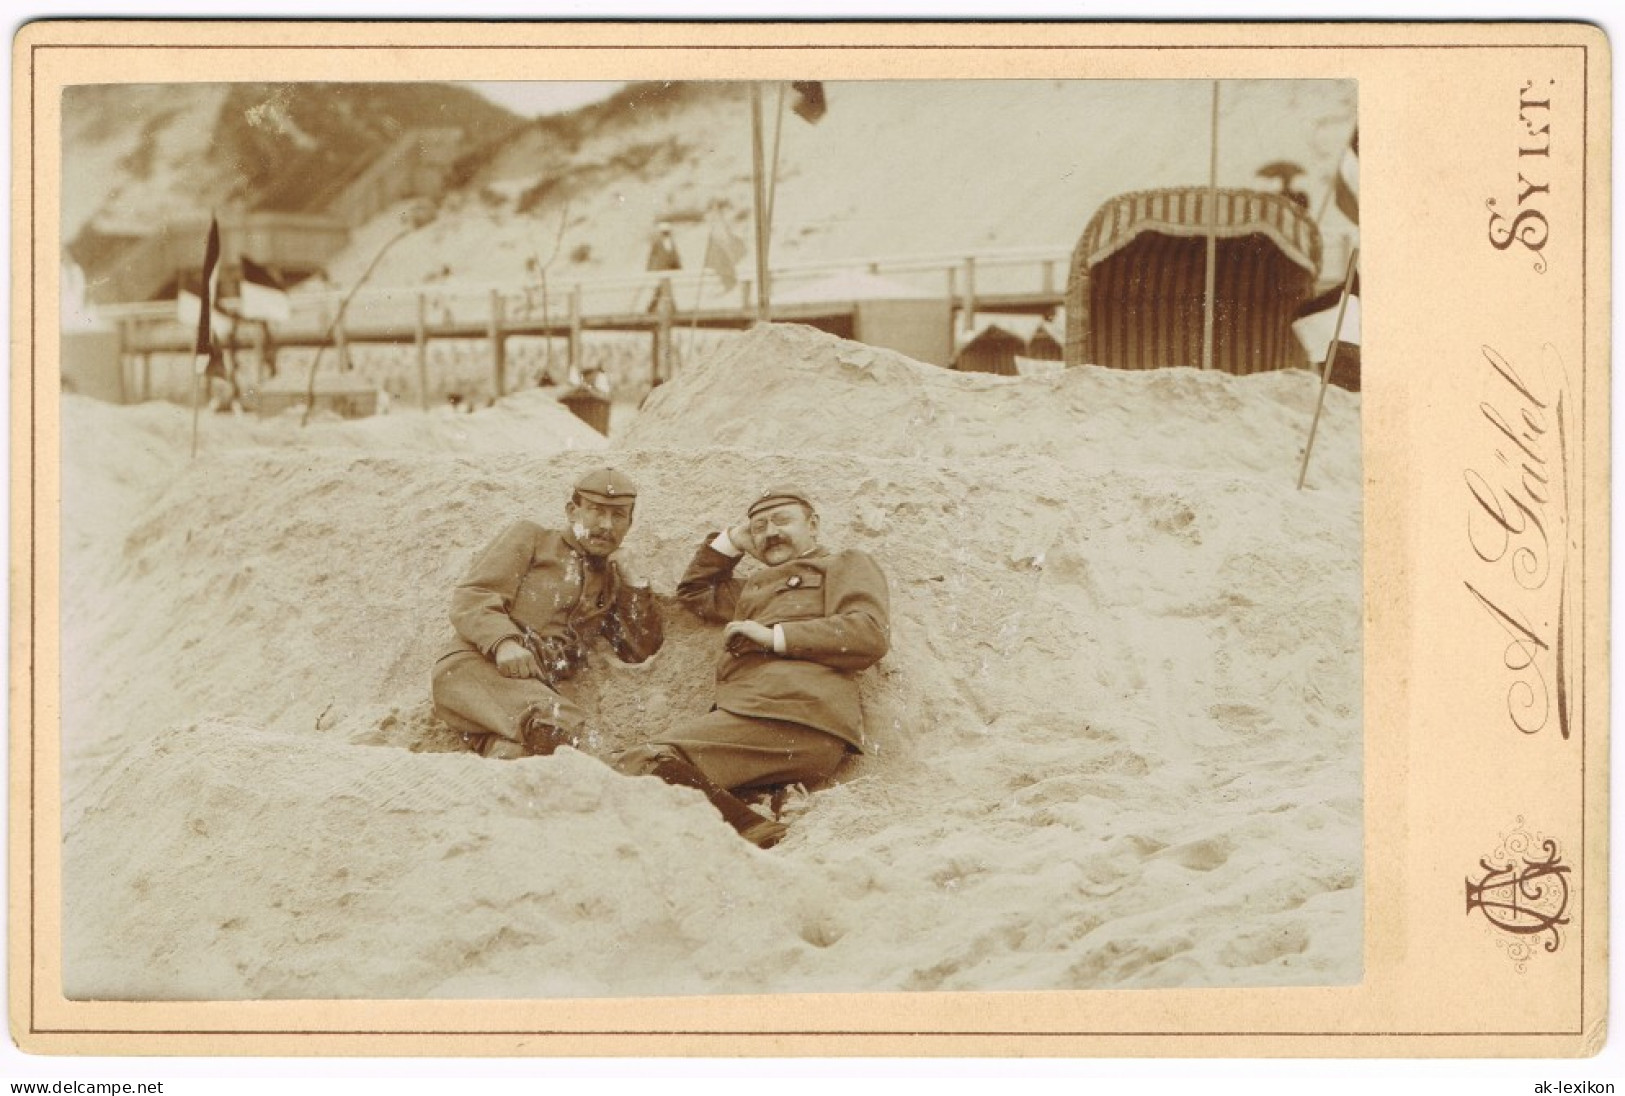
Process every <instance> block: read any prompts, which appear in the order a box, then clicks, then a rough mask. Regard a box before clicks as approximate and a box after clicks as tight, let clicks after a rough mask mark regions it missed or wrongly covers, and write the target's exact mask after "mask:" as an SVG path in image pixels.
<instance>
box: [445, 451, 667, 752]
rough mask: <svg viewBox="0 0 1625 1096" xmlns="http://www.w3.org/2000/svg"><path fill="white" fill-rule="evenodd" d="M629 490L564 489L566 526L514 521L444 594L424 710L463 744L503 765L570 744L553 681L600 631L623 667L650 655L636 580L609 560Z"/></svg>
mask: <svg viewBox="0 0 1625 1096" xmlns="http://www.w3.org/2000/svg"><path fill="white" fill-rule="evenodd" d="M637 494H638V489H637V487H636V486H634V485H633V483H632V481H631V480H630V479H628V478H627V477H625V476H624V475H622V474H621V473H619V472H616V471H614V470H613V469H609V468H601V469H599V470H597V471H594V472H589V473H588V474H587V475H585V476H583V477H582V478H581V480H580V481H579V482H578V483H577V484H576V485H575V493H574V494H573V495H572V496H571V498H570V501H569V502H568V503H566V504H565V507H564V513H565V516H566V517H567V518H568V519H569V527H568V529H566V530H564V531H562V532H560V531H556V530H552V529H543V528H542V527H541V526H539V525H536V524H533V523H532V522H528V521H517V522H515V523H514V524H512V525H510V526H509V527H508V528H507V529H505V530H503V532H502V534H501V535H500V536H498V537H497V538H496V540H494V541H493V542H492V543H491V546H490V547H488V548H487V549H486V550H485V552H484V553H483V554H482V555H481V556H480V557H479V559H477V560H475V562H474V566H473V569H472V570H470V571H469V573H468V577H467V578H465V579H464V580H463V581H462V583H461V584H459V585H458V587H457V589H456V591H455V592H454V593H453V594H452V599H451V624H452V627H453V628H455V629H456V631H457V638H456V640H455V641H454V642H453V643H452V645H451V647H450V648H448V649H447V651H446V653H445V654H443V655H442V656H441V657H440V660H439V661H438V662H436V663H435V667H434V675H433V694H434V712H435V715H437V716H439V717H440V718H441V719H443V720H445V721H446V722H447V723H448V724H450V725H451V727H452V728H453V729H454V730H458V731H461V732H463V738H464V741H466V742H467V743H468V744H469V748H470V749H472V750H474V751H475V752H477V753H479V754H481V755H483V756H485V757H496V758H502V759H504V760H508V759H512V758H518V757H526V756H530V755H533V754H550V753H552V752H553V751H554V750H555V749H557V748H558V747H559V746H561V745H565V744H569V745H572V746H573V745H576V744H577V743H578V741H579V738H580V735H581V733H582V731H583V729H584V726H585V722H586V719H585V715H584V713H583V712H582V711H581V709H580V708H578V707H577V706H576V705H575V704H574V703H572V702H571V701H570V700H569V698H567V697H565V696H563V695H561V694H560V693H559V692H558V690H557V686H558V685H559V683H560V682H563V681H567V680H569V679H570V678H571V677H573V676H574V675H575V674H576V672H577V671H578V670H580V669H581V667H582V666H584V665H585V664H586V661H587V644H588V642H589V641H590V640H591V639H592V638H593V637H594V636H602V637H604V638H605V639H607V640H608V641H609V645H610V647H611V648H612V649H613V650H614V651H615V653H616V655H618V656H619V657H620V658H621V659H622V660H623V661H626V662H642V661H643V660H645V659H647V658H648V657H649V656H650V655H652V654H654V653H655V652H656V651H658V650H659V649H660V644H661V641H662V638H663V632H662V628H661V620H660V607H659V606H658V605H657V604H656V603H655V599H654V593H653V592H652V591H651V590H650V589H649V585H648V583H647V582H643V581H639V580H634V579H632V578H630V577H629V576H627V574H626V573H625V572H624V571H623V570H622V568H621V566H620V565H619V564H618V563H616V562H615V561H614V560H612V559H611V558H610V556H611V555H612V554H613V553H614V551H615V550H616V549H617V548H619V547H620V545H621V541H622V540H624V539H625V538H626V534H627V531H628V530H629V529H631V528H632V509H633V506H634V504H635V503H636V502H637Z"/></svg>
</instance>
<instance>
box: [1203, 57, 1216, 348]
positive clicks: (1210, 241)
mask: <svg viewBox="0 0 1625 1096" xmlns="http://www.w3.org/2000/svg"><path fill="white" fill-rule="evenodd" d="M1205 221H1206V223H1207V271H1206V274H1205V277H1206V284H1205V289H1204V291H1203V293H1202V368H1203V369H1212V368H1213V304H1214V301H1213V294H1214V287H1215V281H1216V279H1215V273H1214V272H1215V267H1216V265H1217V262H1218V250H1219V244H1218V232H1219V82H1218V81H1217V80H1215V81H1213V132H1212V134H1211V136H1210V137H1209V139H1208V171H1207V217H1206V218H1205Z"/></svg>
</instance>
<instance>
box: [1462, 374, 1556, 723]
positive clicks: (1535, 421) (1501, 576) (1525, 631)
mask: <svg viewBox="0 0 1625 1096" xmlns="http://www.w3.org/2000/svg"><path fill="white" fill-rule="evenodd" d="M1547 352H1548V353H1553V351H1552V348H1551V347H1550V346H1548V347H1547ZM1482 353H1483V358H1484V362H1485V363H1486V364H1487V365H1488V366H1489V368H1490V369H1491V370H1492V371H1493V372H1494V374H1495V376H1496V377H1498V378H1499V382H1497V381H1492V382H1491V383H1492V385H1493V386H1494V387H1495V389H1496V391H1497V392H1498V393H1499V396H1498V398H1492V399H1488V400H1484V401H1482V402H1481V403H1480V404H1479V411H1480V413H1481V414H1482V415H1483V417H1484V419H1485V421H1487V422H1488V423H1489V424H1490V426H1491V427H1493V431H1494V438H1495V446H1496V448H1495V463H1494V464H1493V465H1486V466H1485V467H1486V468H1487V469H1488V471H1482V472H1481V471H1479V470H1478V469H1476V468H1468V469H1467V470H1466V471H1465V472H1464V473H1463V479H1464V480H1465V482H1466V485H1467V492H1468V494H1469V496H1470V497H1471V501H1472V505H1471V506H1470V508H1469V511H1468V518H1467V539H1468V543H1469V544H1470V546H1471V547H1472V550H1473V554H1474V556H1476V557H1477V559H1478V560H1479V561H1480V562H1481V563H1482V564H1484V565H1486V569H1485V574H1484V575H1483V576H1481V577H1479V578H1478V581H1476V582H1475V581H1474V580H1472V579H1469V580H1467V581H1466V582H1465V585H1466V587H1467V590H1468V592H1469V593H1471V594H1472V596H1473V597H1474V598H1475V599H1476V600H1477V602H1478V604H1479V605H1480V606H1482V607H1483V608H1484V610H1485V612H1486V613H1487V614H1488V615H1489V617H1490V619H1491V620H1492V621H1494V622H1495V624H1496V625H1497V626H1499V627H1500V629H1501V630H1502V631H1503V632H1504V633H1505V636H1506V638H1507V641H1508V642H1507V646H1506V648H1505V650H1504V651H1503V653H1502V663H1503V665H1504V666H1505V668H1506V669H1507V670H1508V671H1509V672H1510V673H1511V675H1512V679H1511V683H1510V684H1509V685H1508V687H1507V696H1506V706H1507V715H1508V717H1509V718H1510V719H1511V721H1512V725H1513V726H1514V727H1516V728H1517V729H1518V730H1519V731H1521V732H1523V733H1524V734H1535V733H1538V732H1539V731H1541V730H1544V729H1545V728H1546V727H1547V726H1548V725H1549V724H1550V723H1551V719H1552V715H1553V713H1554V711H1555V713H1556V716H1557V723H1558V731H1559V733H1560V734H1561V735H1562V737H1564V738H1568V737H1569V724H1568V697H1567V686H1566V678H1565V675H1564V669H1565V667H1564V654H1565V652H1564V638H1565V633H1564V628H1565V623H1566V621H1565V617H1566V613H1567V608H1568V601H1567V596H1566V593H1565V582H1564V570H1565V557H1564V556H1563V553H1562V546H1563V540H1562V529H1563V526H1564V524H1565V522H1566V520H1567V516H1566V511H1565V507H1566V499H1565V498H1564V489H1565V482H1566V481H1565V475H1566V468H1565V465H1564V461H1565V452H1566V446H1565V445H1564V438H1563V395H1562V392H1561V390H1559V391H1558V392H1557V393H1556V394H1555V395H1552V396H1546V397H1544V398H1543V396H1542V395H1541V394H1540V393H1539V391H1538V390H1539V388H1540V385H1539V384H1538V383H1537V381H1536V380H1532V379H1530V377H1526V373H1529V371H1528V370H1525V371H1522V372H1520V370H1519V369H1518V368H1516V367H1515V366H1514V365H1513V364H1512V362H1511V361H1509V360H1508V359H1507V358H1506V357H1505V356H1504V355H1503V354H1501V353H1500V352H1499V351H1497V350H1495V349H1494V348H1492V347H1488V346H1485V347H1483V348H1482ZM1537 372H1538V367H1537ZM1530 376H1531V377H1532V376H1533V374H1530ZM1554 579H1555V581H1554Z"/></svg>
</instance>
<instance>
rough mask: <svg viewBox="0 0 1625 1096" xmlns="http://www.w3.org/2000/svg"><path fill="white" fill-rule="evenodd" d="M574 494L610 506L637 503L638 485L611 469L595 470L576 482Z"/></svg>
mask: <svg viewBox="0 0 1625 1096" xmlns="http://www.w3.org/2000/svg"><path fill="white" fill-rule="evenodd" d="M575 491H576V494H578V495H580V496H581V497H582V498H585V499H591V500H592V501H593V502H598V503H605V504H608V505H610V506H615V505H626V506H631V505H632V504H633V503H634V502H636V501H638V485H637V484H635V483H633V482H632V481H631V480H630V479H628V478H627V477H626V475H625V474H624V473H621V472H617V471H616V470H615V469H613V468H595V469H593V470H592V471H591V472H588V473H587V474H586V475H585V476H582V477H581V478H580V479H578V480H576V487H575Z"/></svg>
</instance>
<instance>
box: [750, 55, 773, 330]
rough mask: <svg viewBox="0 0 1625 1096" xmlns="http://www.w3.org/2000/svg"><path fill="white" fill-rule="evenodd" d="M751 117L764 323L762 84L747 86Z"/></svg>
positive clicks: (767, 304) (769, 308) (768, 283)
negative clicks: (748, 87) (748, 88)
mask: <svg viewBox="0 0 1625 1096" xmlns="http://www.w3.org/2000/svg"><path fill="white" fill-rule="evenodd" d="M750 120H751V131H750V132H751V168H752V170H751V180H752V182H753V183H754V190H755V196H756V202H755V205H756V283H757V291H756V322H757V323H767V322H769V321H770V320H771V319H772V318H773V305H772V301H771V300H770V299H769V298H770V291H771V287H772V280H771V279H770V278H769V277H768V271H767V248H768V235H767V234H768V224H767V191H766V180H765V179H764V178H763V172H764V168H763V166H762V85H761V84H760V83H759V82H757V81H752V82H751V85H750Z"/></svg>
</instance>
